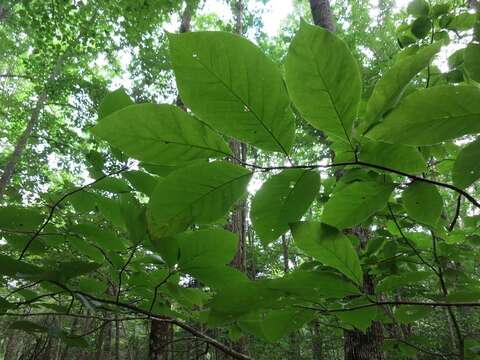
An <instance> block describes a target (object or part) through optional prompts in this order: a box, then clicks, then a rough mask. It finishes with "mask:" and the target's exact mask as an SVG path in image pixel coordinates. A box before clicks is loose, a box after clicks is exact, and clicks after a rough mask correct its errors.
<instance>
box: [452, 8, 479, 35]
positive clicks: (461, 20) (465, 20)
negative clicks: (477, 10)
mask: <svg viewBox="0 0 480 360" xmlns="http://www.w3.org/2000/svg"><path fill="white" fill-rule="evenodd" d="M475 21H476V16H475V14H470V13H467V12H465V13H461V14H458V15H456V16H454V17H453V19H452V20H451V21H450V22H449V23H448V24H447V26H446V28H447V29H449V30H456V31H465V30H469V29H471V28H473V26H474V25H475Z"/></svg>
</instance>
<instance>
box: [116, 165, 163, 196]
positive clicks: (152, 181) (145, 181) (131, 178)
mask: <svg viewBox="0 0 480 360" xmlns="http://www.w3.org/2000/svg"><path fill="white" fill-rule="evenodd" d="M122 176H123V177H124V178H126V179H127V180H128V182H129V183H130V184H131V185H132V186H133V187H134V188H135V190H137V191H140V192H141V193H144V194H145V195H147V196H150V194H151V193H152V192H153V190H154V189H155V187H156V186H157V184H158V180H159V179H158V178H157V177H156V176H153V175H150V174H148V173H146V172H144V171H140V170H131V171H126V172H124V173H123V174H122Z"/></svg>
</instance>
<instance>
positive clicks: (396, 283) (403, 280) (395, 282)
mask: <svg viewBox="0 0 480 360" xmlns="http://www.w3.org/2000/svg"><path fill="white" fill-rule="evenodd" d="M432 275H434V273H432V272H428V271H411V272H405V273H401V274H399V275H390V276H387V277H386V278H385V279H383V280H382V281H380V282H379V283H378V285H377V286H376V287H375V291H377V292H379V293H380V292H385V291H392V290H396V289H399V288H401V287H403V286H408V285H412V284H416V283H419V282H422V281H424V280H426V279H428V278H430V277H432Z"/></svg>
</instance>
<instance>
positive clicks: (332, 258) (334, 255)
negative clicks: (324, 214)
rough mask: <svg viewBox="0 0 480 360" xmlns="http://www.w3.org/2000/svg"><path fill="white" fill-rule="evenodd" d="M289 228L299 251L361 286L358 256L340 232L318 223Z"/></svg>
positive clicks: (299, 223) (294, 225)
mask: <svg viewBox="0 0 480 360" xmlns="http://www.w3.org/2000/svg"><path fill="white" fill-rule="evenodd" d="M290 227H291V230H292V234H293V238H294V240H295V244H296V245H297V246H298V248H299V249H301V250H302V251H304V252H305V253H306V254H307V255H309V256H313V257H314V258H315V259H317V260H318V261H320V262H321V263H323V264H325V265H327V266H331V267H333V268H334V269H337V270H338V271H340V272H341V273H343V274H344V275H345V276H347V277H348V278H349V279H351V280H353V281H354V282H355V283H356V284H362V282H363V280H362V279H363V273H362V268H361V267H360V260H359V259H358V255H357V253H356V252H355V249H354V248H353V246H352V243H351V242H350V240H349V239H348V238H347V237H346V236H345V235H343V234H342V233H341V232H340V231H338V230H337V229H335V228H333V227H331V226H328V225H326V224H322V223H319V222H297V223H294V224H291V225H290Z"/></svg>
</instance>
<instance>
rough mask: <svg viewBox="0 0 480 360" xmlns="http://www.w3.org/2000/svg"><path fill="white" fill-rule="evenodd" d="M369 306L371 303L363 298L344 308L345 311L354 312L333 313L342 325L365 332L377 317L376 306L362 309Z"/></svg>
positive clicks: (351, 302)
mask: <svg viewBox="0 0 480 360" xmlns="http://www.w3.org/2000/svg"><path fill="white" fill-rule="evenodd" d="M369 304H371V302H370V301H369V300H367V299H365V298H358V299H354V300H352V301H350V302H349V303H348V304H346V306H345V308H346V309H354V310H348V311H338V312H336V313H335V316H337V317H338V318H339V319H340V320H341V321H342V322H343V323H345V324H347V325H350V326H354V327H356V328H357V329H360V330H362V331H363V332H365V331H366V330H367V328H368V327H369V326H370V323H371V322H372V321H373V320H375V318H376V317H377V307H376V306H368V307H363V306H365V305H369Z"/></svg>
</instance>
